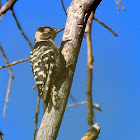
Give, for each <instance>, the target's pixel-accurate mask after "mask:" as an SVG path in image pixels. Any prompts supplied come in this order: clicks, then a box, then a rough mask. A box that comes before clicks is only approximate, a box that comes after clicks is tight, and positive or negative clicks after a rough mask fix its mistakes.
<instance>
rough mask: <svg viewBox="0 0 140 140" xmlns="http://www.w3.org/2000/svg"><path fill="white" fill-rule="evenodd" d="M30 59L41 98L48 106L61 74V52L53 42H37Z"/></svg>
mask: <svg viewBox="0 0 140 140" xmlns="http://www.w3.org/2000/svg"><path fill="white" fill-rule="evenodd" d="M30 58H31V59H30V64H31V66H32V72H33V74H34V80H35V82H36V85H37V88H38V93H39V96H40V97H42V99H43V101H44V103H46V104H48V103H49V99H50V96H52V95H51V92H52V88H53V86H54V85H55V80H57V78H58V76H59V74H60V66H61V64H60V63H61V61H60V53H59V50H58V48H57V47H56V45H55V43H54V41H52V40H46V41H40V42H36V44H35V46H34V49H33V50H32V51H31V53H30Z"/></svg>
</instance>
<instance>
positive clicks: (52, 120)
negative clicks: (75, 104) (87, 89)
mask: <svg viewBox="0 0 140 140" xmlns="http://www.w3.org/2000/svg"><path fill="white" fill-rule="evenodd" d="M100 2H101V0H73V1H72V3H71V5H70V7H69V8H68V10H67V21H66V26H65V30H64V34H63V38H62V44H61V52H62V55H63V56H64V59H65V61H66V69H65V70H64V72H63V73H62V74H61V75H60V79H61V80H60V81H59V82H58V87H60V89H59V91H58V95H59V102H57V106H58V107H57V109H56V108H54V107H52V109H51V111H50V112H49V113H48V111H47V110H46V112H45V114H44V116H43V119H42V122H41V125H40V128H39V130H38V134H37V137H36V140H55V139H56V138H57V134H58V131H59V128H60V125H61V121H62V118H63V114H64V111H65V108H66V104H67V100H68V96H69V93H70V88H71V84H72V80H73V75H74V71H75V66H76V63H77V58H78V54H79V51H80V46H81V43H82V39H83V35H84V31H85V26H86V23H87V19H88V17H89V15H90V13H91V12H92V11H94V12H95V10H96V8H97V6H98V5H99V3H100Z"/></svg>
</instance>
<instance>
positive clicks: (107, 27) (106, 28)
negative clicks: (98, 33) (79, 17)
mask: <svg viewBox="0 0 140 140" xmlns="http://www.w3.org/2000/svg"><path fill="white" fill-rule="evenodd" d="M94 20H95V21H97V22H99V23H100V24H101V25H102V26H103V27H105V28H106V29H108V30H109V31H110V32H111V33H112V34H113V35H114V36H115V37H116V36H118V34H116V33H115V32H114V31H113V30H112V29H111V28H110V27H108V26H107V25H105V24H104V23H103V22H101V21H100V20H98V19H97V18H95V17H94Z"/></svg>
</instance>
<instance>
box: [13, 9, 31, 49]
mask: <svg viewBox="0 0 140 140" xmlns="http://www.w3.org/2000/svg"><path fill="white" fill-rule="evenodd" d="M11 11H12V14H13V17H14V19H15V22H16V24H17V26H18V28H19V30H20V32H21V34H22V35H23V37H24V38H25V40H26V41H27V43H28V44H29V46H30V48H31V49H33V46H32V44H31V42H30V40H29V39H28V37H27V36H26V35H25V33H24V31H23V30H22V28H21V26H20V24H19V22H18V20H17V17H16V15H15V12H14V10H13V8H11Z"/></svg>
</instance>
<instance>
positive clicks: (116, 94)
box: [0, 0, 140, 140]
mask: <svg viewBox="0 0 140 140" xmlns="http://www.w3.org/2000/svg"><path fill="white" fill-rule="evenodd" d="M122 2H123V5H124V7H125V11H122V10H120V12H118V11H117V7H116V3H115V0H112V1H109V0H107V1H105V0H103V1H102V2H101V3H100V5H99V6H98V8H97V10H96V13H95V17H96V18H97V19H99V20H100V21H103V22H104V23H105V24H106V25H107V26H109V27H111V28H112V29H113V30H114V31H115V32H116V33H117V34H118V35H119V36H118V37H114V36H113V34H112V33H111V32H109V31H108V30H107V29H105V28H104V27H103V26H102V25H100V24H99V23H97V22H96V21H93V25H92V45H93V55H94V69H93V88H92V95H93V102H94V103H98V104H99V105H100V107H101V109H102V112H99V111H97V110H95V109H94V112H95V118H96V121H95V123H98V124H99V126H100V127H101V132H100V134H99V140H132V139H134V140H140V136H139V131H140V127H139V126H140V109H139V106H140V45H139V44H140V41H139V37H138V35H139V34H140V16H139V8H140V2H139V1H138V0H135V1H134V2H131V1H124V0H122ZM5 3H6V1H5V0H3V1H2V5H3V4H5ZM64 3H65V6H66V8H68V7H69V5H70V3H71V1H64ZM14 10H15V13H16V16H17V18H18V20H19V22H20V24H21V26H22V28H23V30H24V32H25V33H26V35H27V36H28V38H29V39H30V40H31V42H32V44H34V33H35V31H36V30H37V29H38V28H39V27H40V26H52V27H54V28H57V29H59V28H64V27H65V22H66V15H65V13H64V11H63V9H62V5H61V2H60V1H56V0H52V1H44V0H40V1H33V0H30V1H22V0H20V1H17V2H16V4H15V6H14ZM62 34H63V32H62V33H60V34H59V35H58V37H57V38H56V40H55V43H56V45H57V46H59V45H60V43H61V38H62ZM0 43H1V45H2V47H3V49H4V51H5V53H6V55H7V58H8V61H9V62H13V61H16V60H20V59H24V58H29V55H30V51H31V49H30V47H29V45H28V43H27V42H26V41H25V39H24V38H23V37H22V35H21V33H20V31H19V30H18V28H17V26H16V24H15V21H14V19H13V17H12V15H11V12H10V11H8V12H7V13H6V14H5V15H4V17H3V19H2V22H1V23H0ZM1 65H5V62H4V59H3V57H2V55H1V53H0V66H1ZM12 71H13V75H14V79H13V81H12V86H11V92H10V98H9V103H8V106H7V111H6V118H5V119H3V107H4V103H5V96H6V91H7V86H8V80H9V72H8V69H7V68H5V69H1V70H0V130H1V131H2V132H3V133H4V134H5V135H4V136H3V139H4V140H19V139H20V140H25V139H26V140H31V139H33V133H34V123H33V119H34V116H35V111H36V100H37V89H35V90H32V87H33V86H34V85H35V82H34V79H33V74H32V72H31V66H30V63H29V62H24V63H21V64H17V65H15V66H12ZM86 82H87V46H86V40H85V38H83V41H82V45H81V50H80V53H79V58H78V62H77V66H76V70H75V75H74V79H73V84H72V88H71V95H73V96H74V97H75V99H76V102H81V101H86ZM68 104H73V101H72V100H71V99H70V98H69V100H68ZM42 114H43V105H42V102H41V109H40V115H39V123H40V122H41V118H42ZM86 117H87V106H86V105H79V106H75V107H71V108H67V109H66V111H65V114H64V117H63V121H62V124H61V128H60V131H59V134H58V137H57V140H71V139H73V140H80V139H81V138H82V137H83V135H84V133H85V132H86V131H87V130H88V124H87V120H86ZM38 127H39V125H38Z"/></svg>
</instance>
